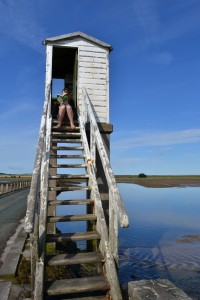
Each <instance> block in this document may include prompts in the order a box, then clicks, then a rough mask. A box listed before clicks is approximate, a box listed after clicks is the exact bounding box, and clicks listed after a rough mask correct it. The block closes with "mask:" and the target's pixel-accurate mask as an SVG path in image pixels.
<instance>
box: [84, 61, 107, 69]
mask: <svg viewBox="0 0 200 300" xmlns="http://www.w3.org/2000/svg"><path fill="white" fill-rule="evenodd" d="M79 66H80V67H82V68H91V69H98V70H99V69H103V70H104V69H106V64H101V63H97V62H88V61H86V62H79Z"/></svg>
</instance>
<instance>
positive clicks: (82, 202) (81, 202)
mask: <svg viewBox="0 0 200 300" xmlns="http://www.w3.org/2000/svg"><path fill="white" fill-rule="evenodd" d="M87 204H94V200H91V199H85V200H84V199H80V200H55V201H49V205H87Z"/></svg>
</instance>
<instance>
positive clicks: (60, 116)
mask: <svg viewBox="0 0 200 300" xmlns="http://www.w3.org/2000/svg"><path fill="white" fill-rule="evenodd" d="M64 115H65V106H64V105H61V106H60V107H59V112H58V125H57V128H60V127H61V126H62V120H63V118H64Z"/></svg>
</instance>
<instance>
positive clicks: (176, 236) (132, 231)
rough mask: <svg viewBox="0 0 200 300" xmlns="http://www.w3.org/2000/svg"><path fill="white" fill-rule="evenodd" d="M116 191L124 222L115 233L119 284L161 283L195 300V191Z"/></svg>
mask: <svg viewBox="0 0 200 300" xmlns="http://www.w3.org/2000/svg"><path fill="white" fill-rule="evenodd" d="M119 188H120V191H121V195H122V198H123V200H124V203H125V207H126V209H127V212H128V216H129V221H130V225H129V228H127V229H120V230H119V277H120V282H121V284H122V285H127V283H128V282H129V281H135V280H141V279H156V278H164V279H169V280H170V281H172V282H173V283H174V284H175V285H176V286H177V287H179V288H181V289H183V290H184V291H185V292H186V293H187V294H188V295H189V296H190V297H191V298H192V299H200V188H199V187H184V188H183V187H182V188H178V187H177V188H144V187H141V186H138V185H135V184H119Z"/></svg>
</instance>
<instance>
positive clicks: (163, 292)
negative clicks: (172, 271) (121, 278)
mask: <svg viewBox="0 0 200 300" xmlns="http://www.w3.org/2000/svg"><path fill="white" fill-rule="evenodd" d="M128 294H129V300H191V299H192V298H190V297H188V296H187V295H186V294H185V293H184V292H183V291H182V290H180V289H179V288H177V287H176V286H175V285H174V284H173V283H172V282H170V281H169V280H167V279H156V280H140V281H131V282H129V283H128Z"/></svg>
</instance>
